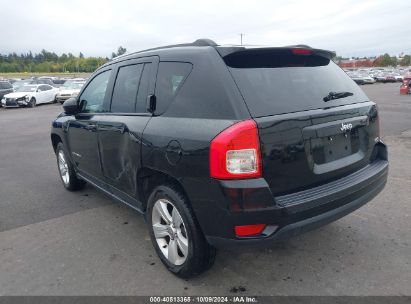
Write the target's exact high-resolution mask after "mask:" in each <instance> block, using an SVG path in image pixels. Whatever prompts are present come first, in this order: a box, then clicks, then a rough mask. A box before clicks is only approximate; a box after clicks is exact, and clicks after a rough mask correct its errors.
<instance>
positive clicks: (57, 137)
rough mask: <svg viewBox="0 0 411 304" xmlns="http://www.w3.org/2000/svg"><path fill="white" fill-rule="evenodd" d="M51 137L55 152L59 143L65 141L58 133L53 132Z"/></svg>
mask: <svg viewBox="0 0 411 304" xmlns="http://www.w3.org/2000/svg"><path fill="white" fill-rule="evenodd" d="M50 137H51V144H52V145H53V150H54V152H56V149H57V145H58V144H59V143H60V142H61V143H62V142H63V141H62V140H61V137H60V135H58V134H56V133H51V135H50Z"/></svg>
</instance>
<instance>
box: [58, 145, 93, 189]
mask: <svg viewBox="0 0 411 304" xmlns="http://www.w3.org/2000/svg"><path fill="white" fill-rule="evenodd" d="M66 155H67V154H66V150H65V149H64V146H63V143H61V142H60V143H58V145H57V148H56V158H57V168H58V170H59V176H60V179H61V182H62V183H63V186H64V188H66V189H67V190H69V191H77V190H81V189H83V188H84V186H85V184H86V182H85V181H83V180H81V179H79V178H78V177H77V174H76V172H75V171H74V168H73V165H72V163H71V162H70V160H69V159H68V158H67V156H66Z"/></svg>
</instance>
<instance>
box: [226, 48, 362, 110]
mask: <svg viewBox="0 0 411 304" xmlns="http://www.w3.org/2000/svg"><path fill="white" fill-rule="evenodd" d="M224 60H225V62H226V64H227V66H228V67H229V69H230V71H231V74H232V75H233V77H234V80H235V81H236V83H237V85H238V87H239V89H240V92H241V94H242V95H243V97H244V99H245V101H246V103H247V106H248V108H249V110H250V112H251V115H252V116H253V117H260V116H268V115H276V114H283V113H290V112H298V111H306V110H312V109H320V108H326V107H334V106H341V105H346V104H352V103H358V102H364V101H368V98H367V96H366V95H365V94H364V92H363V91H362V90H361V89H360V88H359V87H358V85H357V84H355V82H354V81H353V80H351V78H350V77H349V76H348V75H347V74H346V73H345V72H344V71H343V70H342V69H340V68H339V67H338V66H337V65H336V64H335V63H334V62H333V61H332V60H330V59H328V58H325V57H322V56H318V55H294V54H293V53H292V52H291V50H284V49H283V50H275V51H273V50H270V51H267V50H253V51H242V52H237V53H233V54H231V55H228V56H227V57H225V58H224ZM330 92H350V93H353V95H352V96H348V97H344V98H340V99H334V100H330V101H328V102H324V100H323V99H324V97H326V96H327V95H328V94H329V93H330Z"/></svg>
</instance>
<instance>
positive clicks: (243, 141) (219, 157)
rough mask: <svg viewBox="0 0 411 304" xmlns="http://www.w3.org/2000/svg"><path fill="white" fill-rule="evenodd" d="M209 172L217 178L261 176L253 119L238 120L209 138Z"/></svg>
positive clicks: (256, 135)
mask: <svg viewBox="0 0 411 304" xmlns="http://www.w3.org/2000/svg"><path fill="white" fill-rule="evenodd" d="M210 176H211V177H213V178H217V179H245V178H256V177H261V154H260V141H259V137H258V130H257V125H256V123H255V121H254V120H245V121H241V122H238V123H236V124H234V125H232V126H230V127H228V128H227V129H225V130H224V131H222V132H221V133H220V134H218V135H217V136H216V137H215V138H214V139H213V140H212V141H211V145H210Z"/></svg>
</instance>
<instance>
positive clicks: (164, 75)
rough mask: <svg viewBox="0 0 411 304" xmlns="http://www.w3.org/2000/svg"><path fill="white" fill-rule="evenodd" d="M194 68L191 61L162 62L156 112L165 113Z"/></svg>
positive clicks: (159, 72) (159, 71)
mask: <svg viewBox="0 0 411 304" xmlns="http://www.w3.org/2000/svg"><path fill="white" fill-rule="evenodd" d="M191 69H192V65H191V63H186V62H160V64H159V67H158V73H157V82H156V93H155V94H156V98H157V105H156V112H157V113H158V114H162V113H164V111H165V110H166V109H167V108H168V106H169V105H170V103H171V102H172V101H173V100H174V97H175V96H176V95H177V93H178V91H179V90H180V88H181V87H182V85H183V83H184V81H185V80H186V79H187V76H188V75H189V74H190V72H191Z"/></svg>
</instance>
